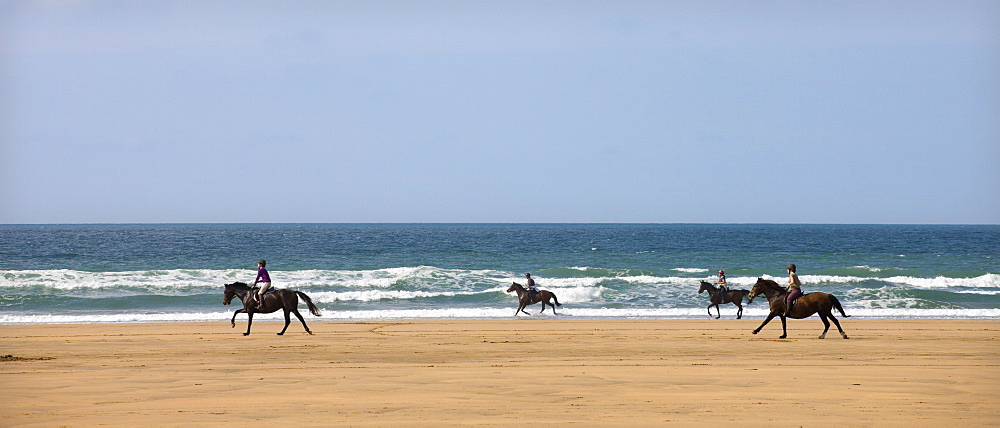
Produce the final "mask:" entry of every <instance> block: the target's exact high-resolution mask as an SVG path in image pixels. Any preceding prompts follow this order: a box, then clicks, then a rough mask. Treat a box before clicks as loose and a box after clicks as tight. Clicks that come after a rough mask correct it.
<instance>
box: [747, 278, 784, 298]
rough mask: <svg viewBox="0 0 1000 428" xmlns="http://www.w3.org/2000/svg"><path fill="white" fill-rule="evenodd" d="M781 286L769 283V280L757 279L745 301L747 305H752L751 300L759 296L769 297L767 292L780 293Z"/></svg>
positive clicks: (772, 282)
mask: <svg viewBox="0 0 1000 428" xmlns="http://www.w3.org/2000/svg"><path fill="white" fill-rule="evenodd" d="M780 289H781V286H780V285H778V283H777V282H774V281H771V280H769V279H764V278H761V277H757V282H756V283H754V285H753V288H751V289H750V295H749V297H748V299H747V304H750V303H753V298H754V297H757V296H759V295H761V294H764V295H765V296H770V295H769V294H768V293H767V290H771V291H778V292H780V291H781V290H780Z"/></svg>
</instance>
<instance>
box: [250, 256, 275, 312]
mask: <svg viewBox="0 0 1000 428" xmlns="http://www.w3.org/2000/svg"><path fill="white" fill-rule="evenodd" d="M264 266H267V261H266V260H261V261H259V262H257V279H255V280H254V281H253V285H254V286H255V287H256V286H257V283H258V282H259V283H260V290H257V308H260V307H262V306H263V302H264V293H265V292H267V289H268V288H271V275H268V274H267V269H265V268H264Z"/></svg>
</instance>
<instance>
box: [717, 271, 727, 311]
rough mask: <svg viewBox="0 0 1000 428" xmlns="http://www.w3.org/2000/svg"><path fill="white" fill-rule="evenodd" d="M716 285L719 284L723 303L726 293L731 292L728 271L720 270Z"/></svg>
mask: <svg viewBox="0 0 1000 428" xmlns="http://www.w3.org/2000/svg"><path fill="white" fill-rule="evenodd" d="M715 285H718V286H719V296H720V297H721V298H722V301H723V303H725V301H726V293H728V292H729V286H728V285H727V284H726V271H724V270H720V271H719V280H718V281H715Z"/></svg>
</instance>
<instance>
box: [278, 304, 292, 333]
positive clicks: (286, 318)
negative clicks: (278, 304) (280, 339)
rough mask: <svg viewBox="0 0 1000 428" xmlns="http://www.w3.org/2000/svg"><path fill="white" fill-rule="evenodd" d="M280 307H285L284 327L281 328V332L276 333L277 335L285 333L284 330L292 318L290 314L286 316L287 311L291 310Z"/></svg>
mask: <svg viewBox="0 0 1000 428" xmlns="http://www.w3.org/2000/svg"><path fill="white" fill-rule="evenodd" d="M282 309H285V328H282V329H281V333H278V336H283V335H284V334H285V330H288V324H291V323H292V318H291V317H290V316H288V313H289V312H291V311H289V310H288V309H286V308H282Z"/></svg>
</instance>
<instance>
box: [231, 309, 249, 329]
mask: <svg viewBox="0 0 1000 428" xmlns="http://www.w3.org/2000/svg"><path fill="white" fill-rule="evenodd" d="M246 312H247V310H246V309H237V310H236V312H233V319H232V320H230V322H231V323H232V324H233V328H236V316H237V315H239V314H241V313H246Z"/></svg>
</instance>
